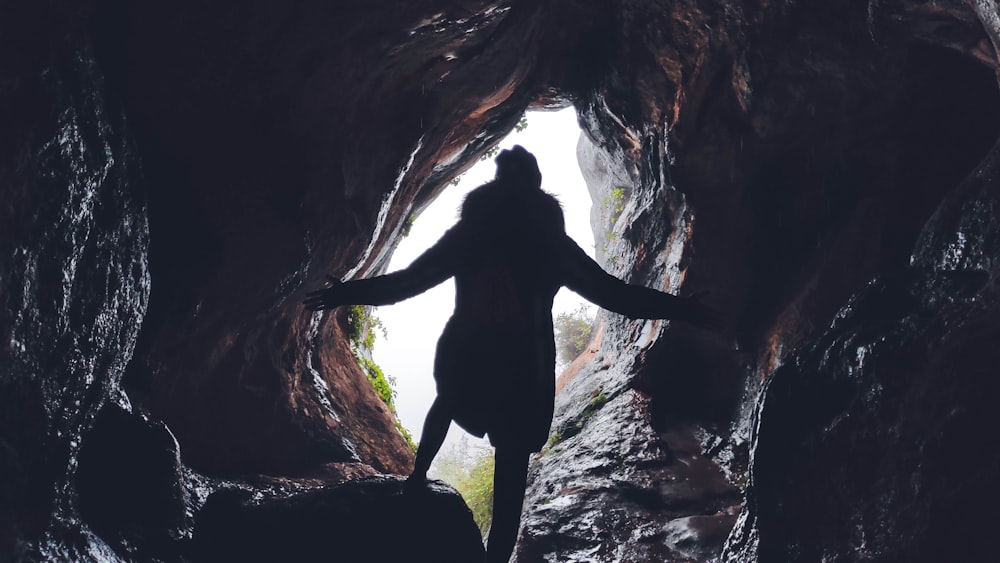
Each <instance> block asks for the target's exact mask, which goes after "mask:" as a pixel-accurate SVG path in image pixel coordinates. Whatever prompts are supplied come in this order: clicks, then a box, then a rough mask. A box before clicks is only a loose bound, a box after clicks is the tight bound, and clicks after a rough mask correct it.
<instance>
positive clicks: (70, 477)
mask: <svg viewBox="0 0 1000 563" xmlns="http://www.w3.org/2000/svg"><path fill="white" fill-rule="evenodd" d="M4 11H5V14H4V17H3V18H2V19H3V20H4V23H3V24H2V27H3V37H4V49H3V50H2V51H3V53H2V54H0V68H2V69H4V70H3V76H2V81H3V82H2V87H0V106H2V107H3V109H2V110H0V111H2V123H3V125H2V129H3V134H2V141H0V142H2V146H3V150H2V151H0V182H2V190H3V196H2V201H3V204H2V207H0V209H2V211H0V213H2V216H0V225H2V226H0V232H2V234H0V246H2V250H0V256H2V258H0V283H2V289H0V294H2V296H3V307H0V339H2V341H3V352H2V353H0V475H2V476H3V477H2V479H0V558H2V559H4V560H10V559H14V560H19V559H21V558H22V557H23V558H27V559H28V560H63V561H69V560H94V559H105V558H107V557H109V556H113V554H112V553H111V551H110V549H109V548H108V547H107V546H106V545H105V544H103V542H100V541H99V540H96V538H93V536H92V534H91V533H90V532H89V531H88V530H87V529H86V528H82V527H81V526H80V525H79V522H78V502H77V495H76V478H77V470H78V460H79V455H80V451H81V448H82V445H83V444H82V442H83V441H82V437H83V436H84V435H85V434H86V433H87V431H88V430H89V428H90V427H91V426H92V425H93V423H94V420H95V417H96V415H97V412H98V411H99V409H101V407H102V406H103V405H105V404H106V403H109V402H112V401H116V400H118V399H119V398H120V393H121V392H120V387H119V383H120V381H121V379H122V376H123V373H124V370H125V365H126V363H127V362H128V361H129V359H130V358H131V356H132V351H133V349H134V347H135V342H136V338H137V335H138V332H139V326H140V324H141V323H142V320H143V317H144V315H145V312H146V307H147V301H148V296H149V284H150V279H149V271H148V244H149V230H148V221H147V209H146V206H145V199H144V197H143V194H144V186H145V183H144V181H143V174H142V170H141V166H140V161H139V159H138V157H137V155H136V147H135V145H134V143H133V140H132V138H131V136H130V134H129V129H128V127H127V125H126V120H125V117H124V115H123V113H122V111H121V108H120V107H119V106H116V105H115V104H113V103H111V102H109V101H108V96H107V92H106V91H105V89H104V81H103V75H102V71H101V69H100V67H99V65H98V64H97V63H96V61H95V57H94V50H93V45H92V44H91V43H90V42H89V41H88V39H87V36H86V34H84V33H82V30H81V29H80V27H79V26H78V25H77V24H76V22H75V21H74V17H76V16H78V15H79V14H77V13H75V12H74V13H69V14H62V15H63V16H65V17H63V18H60V17H53V18H50V19H46V18H47V15H46V14H45V7H44V6H30V7H22V8H18V9H17V10H15V9H13V8H9V9H5V10H4ZM13 21H16V22H18V23H20V24H23V26H22V27H18V26H17V25H13V23H12V22H13ZM41 21H46V22H48V25H46V26H41V25H38V24H39V23H40V22H41ZM66 537H71V538H73V539H72V540H71V541H63V539H64V538H66Z"/></svg>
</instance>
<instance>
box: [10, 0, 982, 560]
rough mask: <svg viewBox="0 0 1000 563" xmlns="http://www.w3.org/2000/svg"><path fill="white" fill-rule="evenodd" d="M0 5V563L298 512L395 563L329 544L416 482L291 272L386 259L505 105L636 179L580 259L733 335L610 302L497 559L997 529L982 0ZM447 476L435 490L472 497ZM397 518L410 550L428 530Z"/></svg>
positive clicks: (731, 553)
mask: <svg viewBox="0 0 1000 563" xmlns="http://www.w3.org/2000/svg"><path fill="white" fill-rule="evenodd" d="M3 11H4V14H3V17H0V32H2V34H0V41H2V42H3V44H4V45H5V47H6V48H4V49H3V50H2V53H0V108H2V109H0V131H2V133H0V148H2V150H0V190H2V191H3V197H2V201H3V204H2V206H0V214H2V215H0V244H2V245H3V251H2V252H0V258H2V261H0V282H2V284H3V285H2V288H3V289H2V296H3V298H4V300H5V302H6V304H7V306H5V307H2V308H0V331H2V334H0V337H2V341H3V342H4V343H5V347H4V352H3V353H2V354H0V473H2V474H3V475H4V476H5V478H4V479H3V481H2V483H0V507H3V508H0V554H4V555H6V554H13V556H14V557H13V558H14V559H18V558H23V559H27V560H84V559H96V560H115V559H120V560H149V559H151V558H155V559H159V560H172V561H173V560H176V561H180V560H187V559H199V558H201V559H207V560H211V558H212V554H218V553H220V552H223V553H224V552H227V551H226V550H230V549H237V548H236V547H235V546H234V544H235V543H239V542H247V543H245V544H242V545H241V546H240V547H239V549H238V550H237V551H238V552H239V553H244V554H247V556H248V557H253V556H254V554H257V556H260V557H263V555H261V554H265V553H266V554H281V553H294V554H303V553H312V552H313V550H320V549H329V545H330V544H329V541H330V540H324V539H321V538H319V537H318V536H319V535H321V534H322V533H323V532H320V531H318V530H317V529H314V528H309V527H307V526H297V525H295V524H294V523H295V522H299V521H298V520H295V518H303V519H305V520H303V521H309V522H317V521H318V522H324V521H329V522H342V523H344V524H343V525H339V527H338V528H337V530H340V532H339V533H340V534H341V535H339V536H338V535H336V534H337V533H338V532H336V531H334V532H330V533H331V534H334V535H333V536H332V537H334V538H335V539H336V538H340V539H337V540H336V541H335V543H337V544H338V545H339V546H340V547H338V549H340V550H341V551H340V552H339V553H340V554H341V555H342V557H341V559H343V558H344V557H347V558H349V557H351V556H354V554H357V553H365V554H366V555H365V557H366V559H367V560H378V557H386V558H387V559H385V560H394V559H392V557H394V556H399V554H398V553H397V554H395V555H393V554H392V553H383V554H381V555H373V554H372V553H371V552H370V551H369V552H365V551H351V550H359V549H362V548H360V547H357V546H358V545H361V544H363V543H365V542H369V544H370V542H371V541H378V540H377V538H375V539H372V538H367V536H363V535H361V533H360V532H359V531H358V530H357V529H355V528H352V527H351V526H350V525H349V523H350V522H351V521H352V517H351V515H352V514H354V515H362V514H363V515H368V516H367V518H374V516H371V515H372V514H375V515H377V514H386V515H388V514H394V513H405V514H411V513H412V511H416V512H419V511H420V507H417V508H413V507H409V508H407V507H405V506H402V507H401V506H400V505H399V504H393V502H395V501H393V500H392V499H393V498H395V497H394V496H393V494H394V491H395V490H396V489H394V487H396V485H397V483H396V482H395V481H393V480H392V479H388V480H386V479H385V478H380V477H370V476H372V475H374V474H376V473H382V474H400V473H405V472H406V471H407V470H408V467H409V465H410V463H412V454H411V453H410V450H409V448H408V447H407V445H406V444H405V442H404V440H403V439H402V438H401V437H400V436H399V434H398V433H397V432H396V431H395V428H394V425H393V420H392V416H391V413H390V412H389V411H388V410H387V408H386V407H385V406H384V405H383V404H382V403H381V402H380V401H379V399H378V397H377V396H376V395H375V393H374V392H373V391H372V390H371V389H370V386H369V384H368V382H367V381H366V380H365V377H364V375H363V374H362V372H361V371H360V369H359V368H358V366H357V365H356V362H355V361H354V360H353V358H352V357H351V354H350V351H349V349H348V347H347V343H346V339H345V337H344V328H343V326H344V321H345V319H344V316H343V315H342V314H331V315H326V316H323V315H308V314H305V313H304V312H303V311H302V308H301V306H300V305H299V303H300V300H301V297H302V295H303V292H304V291H305V290H307V289H310V288H313V287H316V286H318V285H320V284H321V283H322V280H323V278H324V276H325V275H326V274H327V273H332V274H334V275H338V276H364V275H368V274H371V273H373V272H377V271H379V270H380V268H382V267H383V265H384V263H385V259H386V257H387V255H388V253H389V252H391V248H392V245H393V241H394V240H395V239H396V238H397V237H398V234H399V230H400V228H401V226H402V224H403V223H404V220H405V219H406V218H407V217H408V216H409V215H410V214H412V213H415V212H417V211H419V209H420V208H421V207H422V206H424V205H426V203H427V202H428V201H430V200H431V199H432V198H433V197H434V195H435V194H436V193H438V192H439V191H440V190H441V189H442V188H443V186H444V185H445V183H446V182H447V180H448V179H450V178H451V177H453V176H454V175H455V174H457V173H458V172H460V171H461V170H463V169H464V168H466V167H468V166H469V165H470V164H471V163H473V162H475V161H476V160H478V158H479V155H480V154H482V153H483V152H484V151H485V150H486V149H487V148H489V146H491V145H492V144H493V143H494V142H495V141H497V140H498V139H499V138H501V137H502V136H503V135H504V134H506V133H507V132H508V131H509V130H511V129H512V128H513V126H514V124H515V123H516V122H517V120H518V118H519V117H520V116H521V114H522V113H523V112H524V111H525V110H526V109H546V108H555V107H565V106H569V105H572V106H573V107H575V108H576V110H577V112H578V115H579V116H580V123H581V126H582V127H583V130H584V132H585V138H584V139H583V140H581V146H580V149H579V154H580V155H581V159H582V165H583V166H584V168H585V169H586V170H587V171H588V172H587V175H588V178H589V181H590V189H591V191H592V193H593V194H596V197H595V200H596V201H600V199H599V198H600V197H601V194H602V193H606V192H607V191H608V190H610V189H611V188H613V187H618V186H621V185H625V186H627V187H628V188H629V198H628V201H627V203H626V206H625V211H624V213H623V216H622V218H621V219H619V221H618V222H617V223H616V224H615V225H606V226H604V228H606V229H613V230H614V232H615V233H616V234H615V237H614V241H613V244H611V245H609V249H608V252H607V254H606V255H605V256H604V257H603V259H604V261H605V265H606V267H608V268H609V269H613V270H615V271H616V273H617V274H619V275H621V276H623V277H627V278H628V279H630V280H631V281H633V282H635V283H643V284H646V285H650V286H656V287H662V288H667V289H670V290H672V291H680V292H689V291H695V290H707V291H708V292H709V297H708V298H707V300H708V301H709V302H710V303H711V304H712V305H714V306H715V307H717V308H718V309H720V310H721V311H723V312H724V313H725V314H726V315H727V318H728V325H729V326H728V328H727V331H726V333H725V334H724V335H716V334H707V333H703V332H698V331H695V330H693V329H690V328H684V327H680V326H669V325H668V324H666V323H642V322H626V321H625V320H624V319H621V318H618V317H613V316H610V315H608V316H604V317H603V319H602V321H601V322H602V330H601V333H602V338H601V341H600V344H599V346H597V347H596V350H597V351H596V352H593V353H592V357H591V358H590V359H589V361H582V362H581V364H582V367H581V368H580V369H579V371H577V372H576V375H575V376H573V377H569V376H567V377H566V378H565V379H564V381H563V383H562V385H563V387H562V389H563V391H562V393H561V394H560V395H559V397H558V398H557V415H556V420H555V422H554V426H553V431H554V434H553V435H554V436H557V439H555V440H553V444H552V447H551V448H549V449H547V450H546V451H545V452H544V453H543V454H542V455H540V456H539V457H538V458H537V459H536V460H535V462H534V463H533V466H532V475H531V479H532V482H531V485H530V490H529V496H528V498H527V499H526V505H525V518H524V527H523V529H522V534H521V540H520V543H519V547H518V551H517V560H518V561H523V562H533V561H542V560H560V561H562V560H566V561H595V560H596V561H690V560H710V559H712V558H718V557H724V558H726V559H727V560H731V561H815V560H820V559H824V560H836V561H859V560H879V561H897V560H907V561H939V560H945V559H955V558H957V559H966V560H968V559H975V556H976V555H981V554H982V552H981V551H979V550H981V549H985V548H987V547H988V546H989V545H990V542H989V540H990V537H989V534H988V532H989V529H988V528H989V526H988V522H989V520H988V519H981V518H979V512H978V510H980V508H979V507H981V506H989V505H991V504H993V502H991V501H996V500H998V497H1000V494H998V493H1000V490H998V487H997V484H996V479H995V476H996V475H997V470H998V469H1000V456H998V455H997V454H996V453H995V452H997V451H1000V449H998V448H997V447H996V446H997V443H996V442H997V440H996V438H995V433H994V432H993V431H992V429H991V425H990V421H991V417H990V413H991V412H992V405H993V404H995V399H996V398H997V392H998V391H1000V389H997V386H996V385H995V383H993V381H994V380H995V377H991V376H993V375H994V374H993V371H992V369H991V368H992V366H994V365H996V360H997V358H996V357H995V356H996V352H995V351H994V350H995V348H996V347H995V346H994V345H993V343H994V342H995V341H994V340H993V338H994V337H995V336H996V335H995V333H996V331H997V326H998V325H997V322H996V320H995V319H996V318H998V317H997V314H996V313H997V307H998V300H997V297H998V293H997V286H996V280H997V273H998V272H997V264H998V262H997V256H1000V246H998V244H997V240H996V235H995V233H997V232H1000V230H998V229H997V225H996V224H995V221H996V220H997V219H996V211H995V210H996V209H997V195H996V193H995V192H996V186H997V182H998V181H1000V171H998V169H997V166H998V164H997V163H998V162H1000V161H998V156H997V151H998V150H1000V149H997V148H996V147H995V143H996V140H997V137H998V131H1000V94H998V79H997V70H998V68H1000V62H998V57H997V45H1000V9H998V8H997V6H996V4H995V3H994V2H991V1H990V0H965V1H962V0H939V1H918V0H881V1H876V0H872V1H867V2H862V1H848V0H841V1H828V0H826V1H820V0H812V1H810V0H796V1H793V0H787V1H781V2H775V1H770V0H748V1H739V2H737V1H735V0H709V1H704V0H703V1H697V2H696V1H694V0H688V1H673V2H666V1H648V0H647V1H640V0H634V1H629V0H620V1H616V2H610V1H594V0H590V1H586V0H555V1H548V2H528V1H513V0H510V1H507V2H496V1H492V2H486V1H458V0H455V1H440V2H433V3H430V2H400V1H376V2H368V3H364V4H362V3H354V4H349V5H348V4H344V3H329V2H318V1H310V0H304V1H300V2H271V1H263V0H256V1H246V2H216V3H212V4H209V5H204V3H201V2H193V1H188V0H181V1H178V2H172V3H169V4H162V3H160V4H154V3H138V4H136V3H131V2H124V1H118V0H103V1H96V0H95V1H94V2H80V3H77V4H76V5H74V6H73V7H68V6H64V5H63V4H62V3H59V2H38V3H34V4H30V5H26V6H19V7H5V8H3ZM528 148H529V149H530V148H531V147H528ZM598 236H605V237H607V234H606V233H598ZM598 397H600V398H601V400H600V401H595V400H594V399H596V398H598ZM364 477H368V479H367V480H365V479H363V478H364ZM345 482H346V483H347V484H341V483H345ZM337 485H339V487H338V486H337ZM213 492H214V494H213V496H212V500H210V501H209V502H208V504H207V505H206V504H205V497H206V496H208V495H209V494H210V493H213ZM441 495H443V496H441V497H440V499H441V500H440V501H434V503H433V505H434V506H435V507H436V508H434V511H435V512H434V514H442V516H441V519H442V521H444V520H445V518H447V519H448V520H447V521H455V522H456V524H455V525H456V526H464V524H463V523H462V522H465V523H466V524H467V523H468V520H467V519H466V520H464V521H462V517H463V516H462V515H461V514H456V512H455V511H456V508H455V507H454V506H453V503H452V504H449V502H450V501H449V500H448V498H449V497H448V495H447V493H444V492H442V493H441ZM435 498H438V497H435ZM556 498H559V499H562V500H560V502H558V503H553V502H552V501H553V499H556ZM345 499H346V500H345ZM427 506H430V504H428V505H427ZM203 507H204V508H203ZM344 507H347V508H344ZM345 511H346V512H345ZM459 512H460V511H459ZM296 515H297V516H296ZM345 515H346V516H345ZM324 519H325V520H324ZM281 523H285V524H288V525H280V524H281ZM289 523H291V524H289ZM734 524H735V528H734ZM331 526H332V524H331ZM465 528H466V529H467V531H468V532H469V533H470V534H471V533H473V532H472V531H470V530H471V529H470V528H469V527H468V526H465ZM414 529H417V528H414ZM731 529H732V533H730V530H731ZM241 530H242V531H243V532H245V533H239V532H240V531H241ZM268 530H270V531H271V533H268ZM319 530H324V529H323V528H319ZM420 530H421V534H423V535H420V534H418V535H417V536H414V537H418V536H419V537H422V538H424V539H423V540H418V539H411V541H408V542H404V543H405V544H406V545H410V546H413V545H419V549H421V550H429V551H430V552H432V553H433V550H434V549H441V545H442V542H441V541H437V540H435V541H431V540H428V539H427V538H436V537H438V536H436V535H435V534H439V533H440V530H437V531H435V530H433V529H427V530H424V529H423V528H420ZM324 531H326V530H324ZM463 537H466V538H467V537H468V534H466V535H465V536H463ZM241 538H243V539H241ZM247 538H253V539H252V540H251V539H247ZM365 538H367V539H365ZM727 538H728V541H727ZM352 541H353V542H354V543H352ZM324 542H326V543H324ZM445 543H447V542H445ZM452 543H454V544H455V545H458V544H460V543H461V544H462V545H463V546H465V547H463V549H466V551H464V552H462V553H464V554H465V555H457V554H456V553H458V552H450V551H449V552H448V554H447V555H445V554H443V552H438V556H439V558H443V559H444V560H456V561H459V560H463V558H465V557H475V556H477V555H476V549H478V544H476V542H474V541H473V542H471V543H470V542H467V541H466V542H464V543H463V542H452ZM723 544H725V546H724V545H723ZM366 545H367V544H366ZM352 546H353V547H352ZM282 549H287V551H282ZM220 550H222V551H220ZM723 550H724V551H723ZM234 552H235V551H234ZM411 554H412V553H411ZM469 554H471V555H469ZM4 558H6V557H4ZM432 558H433V557H432ZM466 560H467V559H466Z"/></svg>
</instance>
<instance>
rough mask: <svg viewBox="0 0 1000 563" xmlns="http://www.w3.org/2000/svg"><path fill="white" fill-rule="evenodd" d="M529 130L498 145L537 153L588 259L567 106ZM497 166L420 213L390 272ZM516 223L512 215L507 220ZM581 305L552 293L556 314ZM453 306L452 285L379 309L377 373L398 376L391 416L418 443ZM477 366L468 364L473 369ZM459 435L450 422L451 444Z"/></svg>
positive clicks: (563, 293) (426, 243)
mask: <svg viewBox="0 0 1000 563" xmlns="http://www.w3.org/2000/svg"><path fill="white" fill-rule="evenodd" d="M527 118H528V127H527V129H525V130H524V131H522V132H520V133H518V132H513V133H511V134H510V135H509V136H507V138H506V139H504V140H503V141H501V143H500V148H501V149H506V148H510V147H512V146H514V145H521V146H523V147H524V148H526V149H527V150H528V152H531V153H532V154H534V155H535V157H536V158H537V159H538V167H539V168H540V169H541V171H542V189H543V190H545V191H547V192H549V193H551V194H553V195H555V196H556V198H558V199H559V202H560V203H561V204H562V207H563V214H564V215H565V217H566V231H567V233H568V234H569V236H570V237H572V238H573V239H574V240H575V241H576V242H577V244H579V245H580V247H581V248H583V249H585V250H589V251H590V253H591V255H593V248H594V235H593V232H592V231H591V228H590V207H591V201H590V194H589V193H588V192H587V186H586V184H585V183H584V180H583V176H582V174H581V173H580V167H579V164H578V163H577V160H576V144H577V140H578V139H579V136H580V127H579V125H578V124H577V121H576V112H575V111H574V110H573V109H572V108H568V109H564V110H560V111H558V112H530V113H528V114H527ZM495 173H496V164H495V163H494V162H493V160H492V159H490V160H486V161H482V162H479V163H478V164H476V165H475V166H473V167H472V168H470V169H469V170H468V172H466V173H465V175H464V176H462V178H461V181H460V182H459V184H458V185H457V186H449V187H448V188H446V189H445V190H444V192H443V193H442V194H441V195H440V196H438V198H437V199H436V200H435V201H434V202H433V203H432V204H431V205H429V206H428V207H427V208H426V209H425V210H424V212H423V213H421V214H420V215H419V216H418V217H417V219H416V221H415V222H414V224H413V227H412V228H411V229H410V234H409V236H407V237H406V238H404V239H403V240H402V241H401V242H400V243H399V246H398V247H397V248H396V251H395V253H394V254H393V256H392V260H391V261H390V262H389V269H388V271H389V272H393V271H396V270H399V269H401V268H405V267H406V266H408V265H409V264H410V263H411V262H413V260H414V259H416V258H417V257H418V256H420V254H421V253H423V252H424V251H425V250H427V249H428V248H430V247H431V246H432V245H433V244H434V243H435V242H437V240H438V239H439V238H441V235H443V234H444V232H445V231H446V230H448V228H450V227H451V226H452V225H454V224H455V222H456V221H457V219H458V215H459V209H460V208H461V205H462V200H463V199H464V198H465V194H467V193H468V192H469V191H470V190H472V189H474V188H476V187H478V186H480V185H482V184H485V183H486V182H488V181H490V180H492V179H493V177H494V175H495ZM510 220H511V221H517V217H511V218H510ZM580 303H586V302H585V301H584V300H583V299H582V298H580V297H579V296H577V295H576V294H574V293H572V292H570V291H568V290H566V289H562V290H560V291H559V294H558V295H556V299H555V304H554V306H553V314H554V315H555V314H558V313H560V312H563V311H570V310H573V309H576V308H577V307H578V306H579V304H580ZM454 305H455V284H454V282H453V281H452V280H450V279H449V280H448V281H446V282H445V283H443V284H441V285H439V286H437V287H435V288H433V289H431V290H430V291H427V292H425V293H423V294H421V295H418V296H417V297H413V298H411V299H408V300H406V301H402V302H400V303H397V304H395V305H391V306H383V307H379V308H377V309H376V311H375V315H376V316H377V317H379V318H380V319H381V320H382V323H383V325H384V326H385V329H386V332H387V333H388V339H386V338H383V336H382V335H381V334H377V335H376V342H375V349H374V352H373V357H374V360H375V363H377V364H378V365H379V366H380V367H381V368H382V370H383V371H384V372H385V373H386V374H388V375H390V376H392V377H394V378H395V379H396V384H395V389H396V392H397V396H396V411H397V415H398V417H399V420H400V422H401V423H402V424H403V426H404V427H406V428H407V429H408V430H409V431H410V432H411V433H412V434H413V438H414V440H416V441H419V440H420V432H421V427H422V426H423V423H424V417H425V416H426V415H427V411H428V410H429V409H430V406H431V403H432V402H433V401H434V396H435V386H434V378H433V375H432V370H433V366H434V350H435V346H436V345H437V339H438V337H439V336H440V335H441V332H442V331H443V330H444V325H445V322H446V321H447V320H448V318H449V317H450V316H451V313H452V309H453V308H454ZM475 367H476V366H469V368H470V369H475ZM456 432H461V429H458V428H457V427H456V426H455V425H454V424H453V425H452V428H451V432H450V434H449V438H448V441H449V442H451V441H453V440H454V439H455V435H456Z"/></svg>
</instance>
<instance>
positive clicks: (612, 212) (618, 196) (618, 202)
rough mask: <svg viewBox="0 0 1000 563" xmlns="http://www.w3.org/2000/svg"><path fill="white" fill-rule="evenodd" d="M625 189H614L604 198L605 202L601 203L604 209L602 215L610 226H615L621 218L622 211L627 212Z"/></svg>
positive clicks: (622, 187)
mask: <svg viewBox="0 0 1000 563" xmlns="http://www.w3.org/2000/svg"><path fill="white" fill-rule="evenodd" d="M626 195H627V194H626V193H625V187H624V186H619V187H617V188H612V189H611V191H610V192H608V195H606V196H604V200H603V201H602V202H601V207H602V208H603V211H602V215H604V218H605V219H606V220H607V221H608V224H609V225H614V224H615V222H616V221H618V218H619V217H621V215H622V211H625V197H626Z"/></svg>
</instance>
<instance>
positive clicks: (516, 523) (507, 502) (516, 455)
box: [486, 448, 528, 563]
mask: <svg viewBox="0 0 1000 563" xmlns="http://www.w3.org/2000/svg"><path fill="white" fill-rule="evenodd" d="M527 474H528V454H527V453H525V452H522V451H519V450H514V451H511V450H505V449H502V448H497V450H496V470H495V473H494V475H493V525H492V526H490V539H489V544H488V546H487V549H486V561H487V563H507V561H508V560H510V554H511V553H513V551H514V543H515V542H516V541H517V532H518V530H519V529H520V527H521V506H522V504H524V488H525V485H526V479H527Z"/></svg>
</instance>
